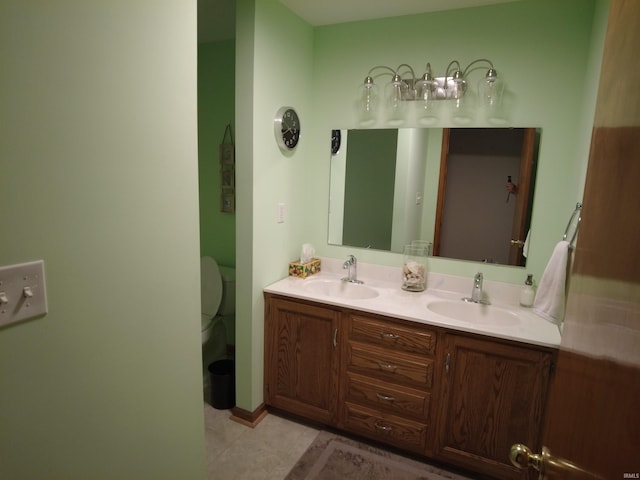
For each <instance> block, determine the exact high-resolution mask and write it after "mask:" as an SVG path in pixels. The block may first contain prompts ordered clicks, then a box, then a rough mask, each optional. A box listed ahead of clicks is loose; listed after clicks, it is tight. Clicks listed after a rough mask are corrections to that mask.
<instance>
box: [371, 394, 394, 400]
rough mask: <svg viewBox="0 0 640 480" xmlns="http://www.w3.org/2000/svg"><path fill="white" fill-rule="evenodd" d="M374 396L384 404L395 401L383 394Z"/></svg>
mask: <svg viewBox="0 0 640 480" xmlns="http://www.w3.org/2000/svg"><path fill="white" fill-rule="evenodd" d="M376 396H377V397H378V399H379V400H383V401H385V402H394V401H395V399H396V398H395V397H392V396H391V395H385V394H384V393H376Z"/></svg>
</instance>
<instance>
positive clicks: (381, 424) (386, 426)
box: [373, 420, 393, 432]
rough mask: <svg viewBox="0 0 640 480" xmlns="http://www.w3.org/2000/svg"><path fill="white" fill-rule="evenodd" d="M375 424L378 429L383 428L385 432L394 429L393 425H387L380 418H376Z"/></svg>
mask: <svg viewBox="0 0 640 480" xmlns="http://www.w3.org/2000/svg"><path fill="white" fill-rule="evenodd" d="M373 426H374V427H376V428H377V429H378V430H381V431H383V432H390V431H391V430H393V427H391V426H389V425H385V424H384V423H382V422H381V421H380V420H376V422H375V423H374V424H373Z"/></svg>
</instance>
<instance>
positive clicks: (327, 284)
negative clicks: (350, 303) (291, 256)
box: [303, 280, 378, 300]
mask: <svg viewBox="0 0 640 480" xmlns="http://www.w3.org/2000/svg"><path fill="white" fill-rule="evenodd" d="M303 288H304V289H305V290H307V291H308V292H310V293H317V294H320V295H325V296H327V297H333V298H345V299H350V300H364V299H367V298H375V297H377V296H378V292H377V291H376V290H374V289H373V288H371V287H367V286H366V285H362V284H361V283H349V282H343V281H342V280H313V281H307V283H305V284H304V287H303Z"/></svg>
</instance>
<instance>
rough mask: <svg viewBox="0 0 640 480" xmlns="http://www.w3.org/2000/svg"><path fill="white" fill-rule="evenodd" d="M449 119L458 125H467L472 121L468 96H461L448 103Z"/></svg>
mask: <svg viewBox="0 0 640 480" xmlns="http://www.w3.org/2000/svg"><path fill="white" fill-rule="evenodd" d="M450 102H451V103H450V105H451V119H452V120H453V122H454V123H456V124H458V125H468V124H469V123H471V122H472V121H473V105H472V99H471V98H470V95H468V94H467V95H461V96H459V97H457V98H453V99H452V100H451V101H450Z"/></svg>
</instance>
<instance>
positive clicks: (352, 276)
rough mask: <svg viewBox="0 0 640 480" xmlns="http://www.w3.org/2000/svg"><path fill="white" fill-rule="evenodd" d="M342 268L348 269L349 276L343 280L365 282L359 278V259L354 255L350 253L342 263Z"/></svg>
mask: <svg viewBox="0 0 640 480" xmlns="http://www.w3.org/2000/svg"><path fill="white" fill-rule="evenodd" d="M342 268H344V269H347V270H348V273H347V276H346V277H344V278H343V279H342V281H343V282H350V283H364V282H363V281H362V280H358V260H357V259H356V257H354V256H353V255H349V256H348V257H347V260H346V261H345V262H344V263H343V264H342Z"/></svg>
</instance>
